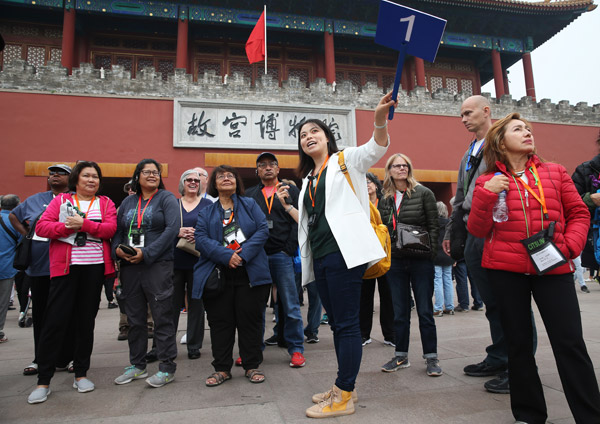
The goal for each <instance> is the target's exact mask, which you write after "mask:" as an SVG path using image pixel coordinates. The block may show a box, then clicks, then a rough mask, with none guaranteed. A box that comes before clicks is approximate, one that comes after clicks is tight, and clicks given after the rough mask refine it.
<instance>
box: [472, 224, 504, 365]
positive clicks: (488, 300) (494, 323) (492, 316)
mask: <svg viewBox="0 0 600 424" xmlns="http://www.w3.org/2000/svg"><path fill="white" fill-rule="evenodd" d="M484 242H485V240H484V239H482V238H477V237H473V236H472V235H471V234H469V235H468V236H467V242H466V244H465V262H466V263H467V269H468V270H469V277H470V278H471V280H472V282H473V283H475V285H476V286H477V289H478V290H479V294H480V295H481V299H482V300H483V303H485V317H486V318H487V320H488V323H489V325H490V334H491V336H492V344H491V345H489V346H488V347H487V348H486V349H485V350H486V352H487V356H486V358H485V359H484V361H485V362H486V363H488V364H490V365H492V366H498V365H504V364H506V363H507V362H508V353H507V347H506V339H505V338H504V331H503V330H502V324H501V323H500V312H499V311H498V305H497V302H496V296H495V295H494V293H493V292H492V286H491V284H490V281H489V279H488V273H487V270H486V269H483V268H482V267H481V259H482V257H483V244H484Z"/></svg>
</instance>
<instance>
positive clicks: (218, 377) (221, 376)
mask: <svg viewBox="0 0 600 424" xmlns="http://www.w3.org/2000/svg"><path fill="white" fill-rule="evenodd" d="M211 378H212V379H213V380H215V382H214V383H209V382H208V380H210V379H211ZM227 380H231V373H228V372H226V371H217V372H214V373H212V374H211V375H209V376H208V377H206V386H207V387H215V386H220V385H221V384H223V383H225V382H226V381H227Z"/></svg>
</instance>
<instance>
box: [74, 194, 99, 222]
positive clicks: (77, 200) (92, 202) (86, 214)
mask: <svg viewBox="0 0 600 424" xmlns="http://www.w3.org/2000/svg"><path fill="white" fill-rule="evenodd" d="M73 197H74V198H75V203H77V209H79V211H80V212H81V206H79V199H78V198H77V195H76V194H75V195H73ZM95 201H96V196H94V197H92V201H91V202H90V204H89V205H88V210H87V212H86V213H85V216H84V218H87V216H88V213H90V209H91V208H92V205H93V204H94V202H95Z"/></svg>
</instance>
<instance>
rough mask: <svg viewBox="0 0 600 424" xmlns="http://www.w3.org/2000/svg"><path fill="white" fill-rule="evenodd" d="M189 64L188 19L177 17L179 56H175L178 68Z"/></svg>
mask: <svg viewBox="0 0 600 424" xmlns="http://www.w3.org/2000/svg"><path fill="white" fill-rule="evenodd" d="M187 66H188V20H187V19H177V56H176V58H175V67H176V68H185V69H186V70H187Z"/></svg>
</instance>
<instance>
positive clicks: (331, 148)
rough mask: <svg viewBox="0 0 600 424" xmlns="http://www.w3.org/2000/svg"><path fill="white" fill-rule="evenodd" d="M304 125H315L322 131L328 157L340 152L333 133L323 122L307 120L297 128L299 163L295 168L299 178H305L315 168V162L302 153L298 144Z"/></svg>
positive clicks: (300, 145)
mask: <svg viewBox="0 0 600 424" xmlns="http://www.w3.org/2000/svg"><path fill="white" fill-rule="evenodd" d="M306 124H316V125H317V126H318V127H319V128H321V129H322V130H323V132H324V133H325V136H326V137H327V154H328V155H329V156H331V155H332V154H334V153H336V152H339V151H340V149H338V146H337V144H336V142H335V136H334V135H333V132H332V131H331V130H330V129H329V127H328V126H327V125H325V123H324V122H323V121H321V120H320V119H307V120H306V121H305V122H304V123H303V124H302V125H301V126H300V128H298V155H299V156H300V163H299V164H298V168H296V174H297V175H298V177H300V178H304V177H306V174H308V171H310V170H311V169H313V168H314V167H315V161H314V160H313V158H311V157H310V156H308V155H307V154H306V153H304V150H302V144H301V143H300V131H301V130H302V127H304V126H305V125H306Z"/></svg>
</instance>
